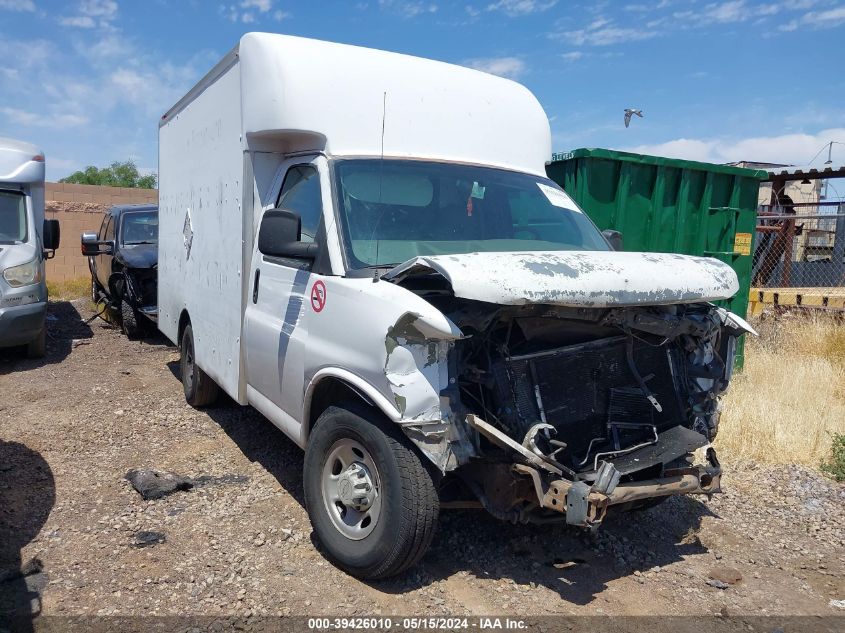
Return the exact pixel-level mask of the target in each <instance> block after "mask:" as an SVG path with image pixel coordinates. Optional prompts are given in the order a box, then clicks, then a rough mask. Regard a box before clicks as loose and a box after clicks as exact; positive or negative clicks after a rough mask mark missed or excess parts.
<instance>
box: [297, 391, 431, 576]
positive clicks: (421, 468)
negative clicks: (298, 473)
mask: <svg viewBox="0 0 845 633" xmlns="http://www.w3.org/2000/svg"><path fill="white" fill-rule="evenodd" d="M304 488H305V505H306V508H307V509H308V515H309V517H310V518H311V525H312V526H313V527H314V532H315V534H316V536H317V538H318V540H319V542H320V543H321V545H322V546H323V549H324V551H325V553H326V555H327V557H328V558H329V559H330V560H331V561H332V562H333V563H335V564H336V565H337V566H338V567H340V568H342V569H344V570H346V571H347V572H349V573H350V574H352V575H353V576H357V577H359V578H366V579H373V580H374V579H379V578H387V577H389V576H394V575H396V574H399V573H401V572H403V571H405V570H406V569H408V568H409V567H411V566H412V565H414V564H415V563H416V562H417V561H418V560H419V559H420V558H422V556H423V555H424V554H425V552H426V551H427V550H428V547H429V545H430V544H431V539H432V537H433V535H434V530H435V527H436V525H437V515H438V512H439V509H440V504H439V499H438V497H437V489H436V487H435V484H434V479H433V478H432V476H431V474H430V473H429V471H428V469H427V468H426V466H425V464H423V462H422V459H421V458H420V456H419V455H418V454H417V453H416V452H415V451H414V450H413V449H412V447H411V445H410V442H409V440H408V439H407V438H406V437H404V436H403V435H402V434H401V432H399V431H398V429H396V427H395V426H393V425H391V424H390V423H389V422H388V421H386V420H385V419H384V418H383V417H381V416H380V415H379V414H377V413H376V412H373V411H370V410H366V409H364V408H363V407H361V408H360V409H357V408H355V407H350V408H348V409H347V408H340V407H329V408H328V409H327V410H326V411H325V412H324V413H323V414H322V415H321V416H320V418H319V419H318V420H317V423H316V426H315V427H314V430H313V431H312V433H311V436H310V437H309V439H308V445H307V447H306V451H305V466H304Z"/></svg>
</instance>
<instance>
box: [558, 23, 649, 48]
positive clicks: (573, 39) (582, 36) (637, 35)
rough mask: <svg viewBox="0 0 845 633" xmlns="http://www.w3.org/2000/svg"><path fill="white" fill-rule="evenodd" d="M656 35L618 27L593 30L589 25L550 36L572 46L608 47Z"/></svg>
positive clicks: (603, 27)
mask: <svg viewBox="0 0 845 633" xmlns="http://www.w3.org/2000/svg"><path fill="white" fill-rule="evenodd" d="M655 35H657V32H656V31H651V30H647V29H635V28H628V27H618V26H600V27H598V28H594V27H593V25H590V26H589V27H587V28H586V29H580V30H574V31H557V32H556V33H553V34H552V35H551V37H552V38H554V39H560V40H563V41H565V42H568V43H569V44H572V45H573V46H583V45H584V44H587V45H590V46H609V45H611V44H622V43H624V42H639V41H642V40H647V39H650V38H652V37H654V36H655Z"/></svg>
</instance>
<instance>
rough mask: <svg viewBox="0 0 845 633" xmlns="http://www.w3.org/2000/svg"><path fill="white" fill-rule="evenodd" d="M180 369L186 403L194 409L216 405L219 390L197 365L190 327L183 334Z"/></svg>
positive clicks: (180, 349) (187, 326) (192, 333)
mask: <svg viewBox="0 0 845 633" xmlns="http://www.w3.org/2000/svg"><path fill="white" fill-rule="evenodd" d="M179 351H180V358H179V368H180V369H181V371H182V388H183V389H184V391H185V401H186V402H187V403H188V404H189V405H191V406H192V407H197V408H198V407H205V406H208V405H210V404H214V402H215V401H216V400H217V395H218V393H219V389H218V387H217V383H216V382H214V381H213V380H212V379H211V377H209V375H208V374H206V373H205V372H204V371H203V370H202V369H200V368H199V366H198V365H197V363H196V357H195V356H194V332H193V330H192V329H191V326H190V325H186V326H185V331H184V332H182V345H181V346H180V348H179Z"/></svg>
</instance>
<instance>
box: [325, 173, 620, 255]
mask: <svg viewBox="0 0 845 633" xmlns="http://www.w3.org/2000/svg"><path fill="white" fill-rule="evenodd" d="M335 165H336V166H335V177H336V186H337V191H338V200H339V201H340V216H341V221H342V223H343V229H344V234H345V235H344V237H345V242H346V245H345V246H346V251H347V256H348V259H349V260H350V266H351V268H363V267H366V266H391V265H395V264H400V263H402V262H404V261H407V260H409V259H412V258H413V257H416V256H419V255H451V254H457V253H471V252H510V251H575V250H577V251H606V250H610V249H609V246H608V245H607V242H605V240H604V238H603V237H602V235H601V233H600V232H599V230H598V229H597V228H596V226H595V225H594V224H593V223H592V222H591V221H590V219H589V218H588V217H587V216H586V215H585V214H584V213H583V212H582V211H581V210H580V209H579V208H578V206H577V205H576V204H575V203H574V202H573V201H572V199H570V198H569V196H567V195H566V194H565V193H564V192H563V190H562V189H561V188H560V187H558V186H557V185H556V184H555V183H554V182H552V181H551V180H548V179H546V178H540V177H537V176H531V175H528V174H523V173H517V172H511V171H506V170H502V169H492V168H489V167H475V166H470V165H458V164H452V163H435V162H426V161H408V160H397V159H388V160H381V159H355V160H341V161H337V162H336V163H335Z"/></svg>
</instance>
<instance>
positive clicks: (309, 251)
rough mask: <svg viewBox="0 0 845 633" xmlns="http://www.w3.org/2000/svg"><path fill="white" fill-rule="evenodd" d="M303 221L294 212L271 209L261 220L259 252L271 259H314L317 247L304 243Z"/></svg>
mask: <svg viewBox="0 0 845 633" xmlns="http://www.w3.org/2000/svg"><path fill="white" fill-rule="evenodd" d="M301 238H302V220H301V218H300V217H299V215H297V214H296V213H294V212H293V211H286V210H284V209H270V210H269V211H267V212H266V213H265V214H264V217H263V218H261V227H260V228H259V229H258V251H259V252H260V253H261V254H262V255H267V256H269V257H296V258H301V259H314V258H315V257H316V256H317V245H316V244H313V243H303V242H301V241H300V239H301Z"/></svg>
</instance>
